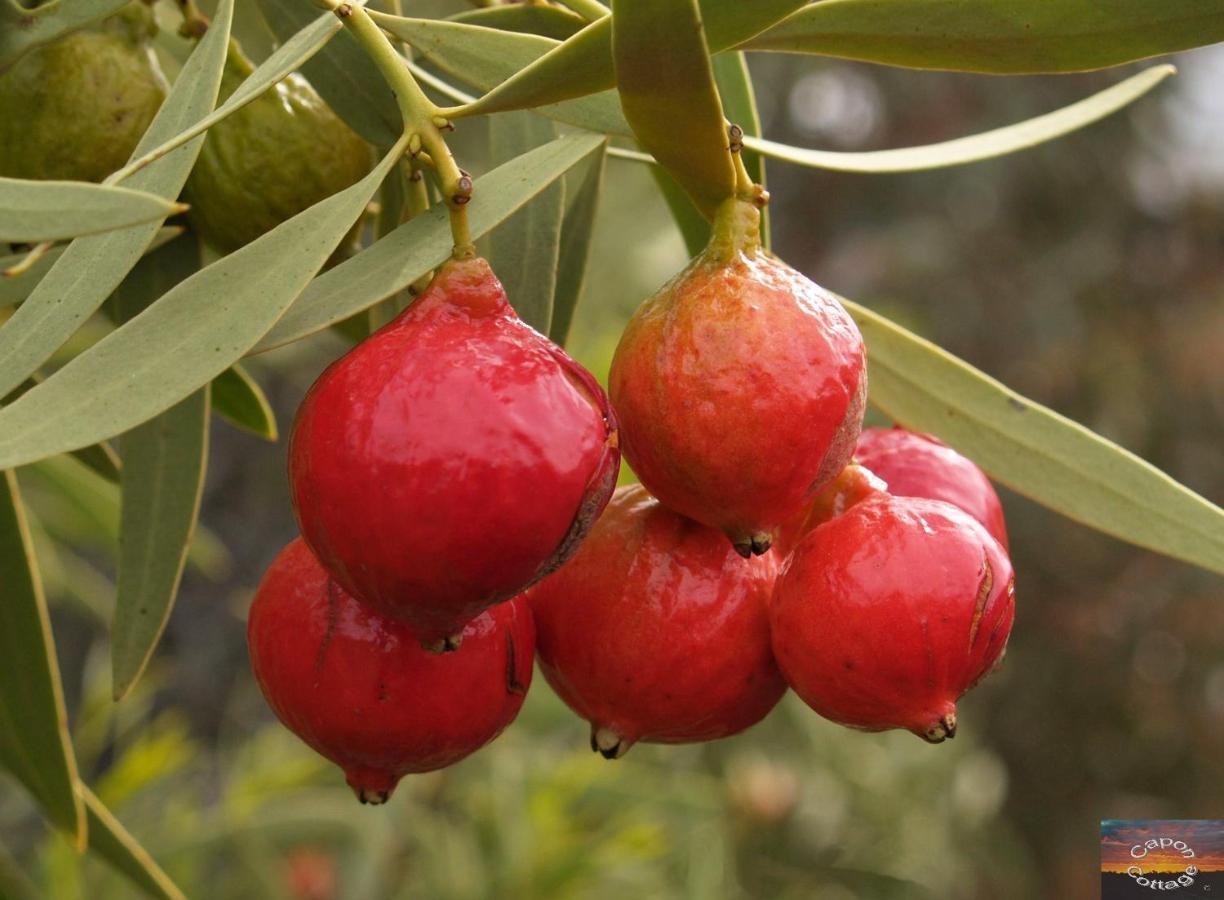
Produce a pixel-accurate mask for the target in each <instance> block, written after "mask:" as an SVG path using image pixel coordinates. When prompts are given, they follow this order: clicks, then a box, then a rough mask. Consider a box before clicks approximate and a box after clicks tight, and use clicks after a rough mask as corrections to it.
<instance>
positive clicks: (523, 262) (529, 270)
mask: <svg viewBox="0 0 1224 900" xmlns="http://www.w3.org/2000/svg"><path fill="white" fill-rule="evenodd" d="M489 136H490V150H491V153H492V156H493V159H494V160H497V161H501V162H508V161H510V160H512V159H515V158H516V157H519V156H522V155H523V154H524V153H528V152H530V151H531V150H533V149H535V148H536V147H539V146H541V145H543V144H547V143H548V142H549V141H552V140H555V139H556V137H557V126H556V125H554V124H553V123H552V122H550V121H549V120H548V119H545V118H543V117H542V116H538V115H536V114H535V113H531V112H511V113H504V114H502V115H499V116H496V117H495V118H494V119H493V121H492V122H490V123H489ZM564 214H565V187H564V183H563V182H562V180H561V179H557V180H555V181H553V182H552V183H551V184H550V185H548V187H546V188H544V190H542V191H540V193H539V194H537V195H536V196H535V197H533V198H532V199H531V201H530V202H528V203H527V204H526V205H525V206H524V207H523V208H522V209H520V210H519V211H518V212H516V213H515V214H514V215H512V216H511V217H510V218H508V219H506V220H505V221H504V222H502V223H501V224H500V225H498V226H497V227H496V228H495V229H493V233H492V235H491V236H490V239H489V263H490V265H491V266H492V267H493V271H494V272H495V273H496V274H497V277H498V280H500V281H501V283H502V286H503V287H504V288H505V289H506V295H507V296H508V297H509V298H510V304H511V305H512V306H513V307H514V310H515V312H517V313H518V314H519V317H520V318H521V319H522V320H523V321H524V322H526V323H527V324H528V325H530V326H531V327H532V328H534V329H535V330H536V331H539V332H540V333H542V334H548V329H549V326H550V325H551V324H552V314H553V294H554V292H555V291H556V287H557V260H558V257H559V255H560V248H561V219H562V217H563V216H564Z"/></svg>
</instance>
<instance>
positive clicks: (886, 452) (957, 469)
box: [854, 428, 1007, 550]
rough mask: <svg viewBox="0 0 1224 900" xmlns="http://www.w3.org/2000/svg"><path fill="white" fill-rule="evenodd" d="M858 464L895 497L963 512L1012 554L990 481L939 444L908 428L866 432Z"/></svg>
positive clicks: (999, 505) (859, 449) (857, 455)
mask: <svg viewBox="0 0 1224 900" xmlns="http://www.w3.org/2000/svg"><path fill="white" fill-rule="evenodd" d="M854 458H855V460H856V461H857V462H859V463H860V464H862V465H864V466H866V467H867V468H868V469H870V470H871V471H872V472H874V473H875V474H876V475H878V476H879V477H880V478H882V479H883V480H884V481H885V482H887V484H888V492H889V493H890V494H895V495H896V496H898V497H926V498H927V499H929V500H943V501H946V502H947V503H951V504H952V505H953V506H959V507H960V508H961V509H963V510H964V511H965V512H967V513H969V515H971V516H973V517H974V518H975V519H977V520H978V521H979V522H981V523H982V524H983V525H984V526H985V527H986V530H987V531H989V532H990V533H991V534H992V535H994V537H995V540H997V541H998V542H999V543H1000V544H1002V545H1003V549H1004V550H1006V549H1007V526H1006V525H1005V524H1004V522H1003V506H1002V505H1001V504H1000V503H999V495H998V494H996V493H995V489H994V487H993V486H992V485H991V484H990V479H989V478H987V477H986V474H985V473H984V472H983V471H982V470H981V469H979V468H978V467H977V466H976V465H975V464H974V463H973V461H972V460H969V459H967V458H965V457H964V456H961V455H960V454H959V453H957V452H956V451H955V450H953V449H952V448H951V447H949V446H948V445H947V444H945V443H943V442H942V441H940V440H939V439H938V438H935V437H932V436H931V435H929V434H920V433H918V432H916V431H906V430H905V429H904V428H866V429H864V430H863V433H862V434H861V435H859V440H858V449H856V450H855V451H854Z"/></svg>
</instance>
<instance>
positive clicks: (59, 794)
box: [0, 471, 86, 846]
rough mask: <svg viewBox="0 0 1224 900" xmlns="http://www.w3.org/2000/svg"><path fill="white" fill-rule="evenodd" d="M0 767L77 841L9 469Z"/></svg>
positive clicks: (1, 566) (31, 570)
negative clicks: (22, 786)
mask: <svg viewBox="0 0 1224 900" xmlns="http://www.w3.org/2000/svg"><path fill="white" fill-rule="evenodd" d="M0 572H3V573H4V574H3V579H4V602H3V603H0V726H3V727H0V766H3V767H4V768H5V769H7V770H8V771H9V772H11V773H12V774H13V775H14V776H16V778H17V780H18V781H20V782H21V783H22V784H24V785H25V787H26V789H27V790H29V792H30V793H31V794H32V795H33V796H34V799H35V800H37V801H38V803H39V805H40V806H42V808H43V810H44V811H45V812H46V814H47V817H48V818H49V819H50V820H51V821H52V822H54V823H55V824H56V825H58V826H59V827H60V828H62V829H64V830H65V831H67V832H68V833H69V834H72V835H75V838H76V841H77V843H78V844H79V845H81V846H84V843H85V834H86V824H85V811H84V808H83V806H82V803H81V797H80V794H79V793H78V792H77V771H76V760H75V758H74V757H73V753H72V744H71V742H70V740H69V738H68V716H67V713H66V712H65V711H64V692H63V688H62V687H61V686H60V676H59V664H58V663H57V662H56V659H55V642H54V640H53V639H52V636H51V623H50V621H49V620H48V618H47V602H46V599H45V598H44V597H43V591H42V583H41V581H40V579H39V574H38V563H37V561H36V560H35V558H34V549H33V547H32V546H31V544H30V531H29V528H28V527H27V526H26V521H25V512H24V510H23V508H22V502H21V493H20V491H19V490H18V487H17V477H16V475H14V473H13V472H11V471H7V472H0Z"/></svg>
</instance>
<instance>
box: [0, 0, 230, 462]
mask: <svg viewBox="0 0 1224 900" xmlns="http://www.w3.org/2000/svg"><path fill="white" fill-rule="evenodd" d="M233 11H234V3H233V0H221V2H220V3H219V4H218V6H217V12H216V15H215V16H214V17H213V20H212V25H211V26H209V29H208V32H207V33H206V34H205V35H204V37H203V38H202V39H201V40H200V43H199V44H198V45H197V46H196V48H195V50H193V51H192V53H191V57H190V58H189V59H188V60H187V63H186V64H185V65H184V66H183V69H182V71H181V72H180V73H179V77H178V79H177V80H176V81H175V82H174V86H173V87H172V88H171V90H170V94H169V96H168V97H167V98H166V101H165V102H164V103H163V104H162V106H161V109H160V110H159V111H158V113H157V115H156V116H155V117H154V119H153V121H152V122H151V123H150V124H149V127H148V129H147V130H146V131H145V133H144V136H143V137H142V138H141V140H140V143H139V145H138V146H137V147H136V149H135V151H133V154H132V157H133V158H136V157H139V156H140V155H141V154H143V153H144V152H145V151H146V150H150V149H152V148H153V147H156V146H157V145H158V144H161V143H164V142H165V141H166V140H168V139H170V138H171V137H173V136H174V135H176V134H178V133H179V132H180V131H182V130H183V129H184V128H187V127H189V126H190V125H191V124H192V123H194V122H196V121H198V120H199V119H202V118H203V117H204V116H206V115H208V113H209V112H211V111H212V108H213V104H214V103H215V102H216V99H217V88H218V86H219V85H220V83H221V69H222V67H223V66H224V64H225V51H226V48H227V46H228V44H229V33H230V23H231V21H232V20H233ZM202 141H203V137H199V138H196V139H195V140H194V141H192V142H190V143H188V144H186V145H185V146H183V147H180V148H179V149H178V150H175V151H174V152H173V153H171V154H169V155H168V156H166V157H164V158H163V159H160V160H158V161H157V162H156V163H155V164H153V165H151V166H149V167H148V168H147V169H144V170H142V171H140V172H137V173H136V174H135V175H133V176H132V177H131V178H130V179H129V180H128V182H127V184H126V187H129V188H134V189H136V190H141V191H147V192H149V193H151V194H156V195H158V196H161V197H165V198H168V199H172V198H174V197H177V196H178V194H179V191H180V190H182V188H183V183H184V182H185V181H186V180H187V175H188V173H189V172H190V171H191V167H192V165H193V164H194V163H195V158H196V155H197V154H198V153H199V149H200V143H201V142H202ZM159 227H160V223H159V222H149V223H146V224H144V225H134V226H132V227H131V228H124V229H122V230H120V231H111V232H107V233H106V234H100V235H95V236H93V237H85V238H78V239H76V240H75V241H73V242H72V244H71V246H69V247H68V249H67V250H65V251H64V253H63V255H62V256H60V258H59V259H58V260H56V262H55V265H53V266H52V267H51V270H50V271H49V272H47V274H46V275H45V276H44V277H43V279H42V280H41V281H40V282H39V283H38V286H37V287H36V288H34V290H33V292H32V293H31V294H30V295H29V297H27V298H26V301H25V302H24V303H23V304H22V305H21V306H20V307H19V308H18V309H17V311H16V312H15V313H14V314H13V316H12V318H10V319H9V320H8V321H7V322H5V323H4V325H2V326H0V395H3V394H6V393H8V392H9V391H10V390H12V389H13V388H14V387H15V386H17V385H18V384H20V383H21V382H22V381H24V380H25V379H26V378H28V377H29V375H30V373H32V372H33V371H34V370H35V369H37V368H38V367H39V366H40V365H42V363H43V362H44V361H45V360H46V359H47V357H49V356H50V355H51V354H52V353H53V352H54V351H55V350H56V349H57V348H59V347H60V346H61V345H62V344H63V343H64V341H66V340H67V339H68V338H69V337H70V336H71V335H72V333H73V332H74V331H76V329H77V328H78V327H79V326H80V325H81V324H82V323H83V322H84V321H85V320H86V319H87V318H88V317H89V316H90V315H92V314H93V312H94V311H95V310H96V309H97V308H98V307H99V306H101V305H102V302H103V301H104V300H105V299H106V298H107V296H108V295H109V294H110V292H111V291H113V290H114V289H115V287H116V286H117V285H118V284H119V282H121V281H122V280H123V277H124V276H125V275H126V274H127V273H128V272H129V271H130V270H131V268H132V266H134V265H135V264H136V261H137V260H139V259H140V257H141V254H143V253H144V252H145V248H147V247H148V245H149V242H150V241H151V240H152V239H153V237H154V235H156V234H157V230H158V228H159ZM86 443H93V441H88V442H86Z"/></svg>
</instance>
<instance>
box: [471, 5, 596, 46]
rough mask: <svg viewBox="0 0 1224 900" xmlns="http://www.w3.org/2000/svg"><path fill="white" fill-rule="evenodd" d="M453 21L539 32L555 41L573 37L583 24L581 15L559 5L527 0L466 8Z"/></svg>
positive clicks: (527, 32) (523, 31)
mask: <svg viewBox="0 0 1224 900" xmlns="http://www.w3.org/2000/svg"><path fill="white" fill-rule="evenodd" d="M450 20H451V21H452V22H462V23H464V24H465V25H483V26H484V27H485V28H498V29H501V30H502V31H517V32H520V33H522V34H538V35H542V36H543V37H549V38H552V39H553V40H556V41H563V40H565V39H566V38H568V37H573V36H574V35H575V34H577V33H578V32H579V31H581V30H582V29H583V28H585V27H586V24H587V23H586V19H584V18H582V16H579V15H576V14H575V13H572V12H570V11H569V10H568V9H562V8H561V7H559V6H536V5H534V4H527V3H512V4H510V5H508V6H487V7H485V8H483V9H469V10H464V11H463V12H461V13H457V14H455V15H453V16H451V17H450Z"/></svg>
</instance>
